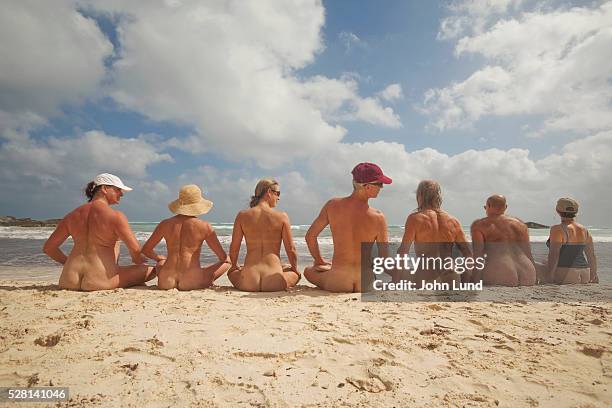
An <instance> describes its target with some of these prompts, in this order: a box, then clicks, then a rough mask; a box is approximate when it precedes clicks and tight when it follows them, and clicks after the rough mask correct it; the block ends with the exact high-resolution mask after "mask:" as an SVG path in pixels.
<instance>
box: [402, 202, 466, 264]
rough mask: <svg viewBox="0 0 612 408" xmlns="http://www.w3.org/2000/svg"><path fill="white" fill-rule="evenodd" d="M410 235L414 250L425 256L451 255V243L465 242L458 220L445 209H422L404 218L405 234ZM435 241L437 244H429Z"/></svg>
mask: <svg viewBox="0 0 612 408" xmlns="http://www.w3.org/2000/svg"><path fill="white" fill-rule="evenodd" d="M406 234H408V235H412V237H411V238H412V239H411V241H412V242H414V246H415V251H417V252H418V253H419V254H421V253H423V254H425V255H427V256H441V257H446V256H451V254H452V249H453V243H455V242H459V243H463V242H465V235H464V233H463V230H462V229H461V225H460V224H459V221H458V220H457V219H456V218H455V217H453V216H452V215H450V214H448V213H447V212H445V211H441V210H439V211H434V210H423V211H419V212H415V213H412V214H410V215H409V216H408V219H407V220H406V228H405V234H404V235H405V236H406ZM433 243H436V244H437V245H431V244H433Z"/></svg>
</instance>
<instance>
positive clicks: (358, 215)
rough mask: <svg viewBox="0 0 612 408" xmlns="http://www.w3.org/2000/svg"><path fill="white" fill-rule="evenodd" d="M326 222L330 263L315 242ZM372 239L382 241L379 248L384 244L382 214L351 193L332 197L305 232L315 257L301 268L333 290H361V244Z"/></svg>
mask: <svg viewBox="0 0 612 408" xmlns="http://www.w3.org/2000/svg"><path fill="white" fill-rule="evenodd" d="M354 194H355V193H354ZM327 225H329V226H330V229H331V233H332V240H333V243H334V254H333V257H332V262H331V265H329V264H327V265H326V264H325V261H324V260H323V259H322V258H321V255H320V251H319V246H318V242H317V236H318V235H319V233H320V232H321V231H322V230H323V228H325V226H327ZM372 242H378V243H384V244H385V245H383V247H382V248H386V243H387V242H388V232H387V222H386V220H385V216H384V214H383V213H382V212H381V211H379V210H377V209H375V208H371V207H370V206H369V205H368V202H367V200H363V199H360V198H358V197H356V196H354V195H352V196H349V197H343V198H334V199H331V200H330V201H328V202H327V203H326V204H325V205H324V206H323V208H322V209H321V213H320V214H319V216H318V217H317V218H316V219H315V220H314V222H313V223H312V225H311V226H310V228H309V229H308V232H307V233H306V243H307V244H308V249H309V250H310V253H311V254H312V255H313V258H314V261H315V263H314V265H313V266H311V267H308V268H306V269H305V270H304V273H305V275H306V278H307V279H308V280H309V281H310V282H311V283H313V284H315V285H316V286H318V287H320V288H322V289H325V290H329V291H332V292H361V290H362V276H361V272H362V271H361V245H362V243H372ZM384 251H385V253H386V249H384ZM381 255H383V256H384V254H382V253H381ZM364 278H366V277H364ZM367 279H368V280H369V279H371V277H367ZM366 286H367V282H366Z"/></svg>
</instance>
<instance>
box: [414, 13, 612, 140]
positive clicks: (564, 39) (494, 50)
mask: <svg viewBox="0 0 612 408" xmlns="http://www.w3.org/2000/svg"><path fill="white" fill-rule="evenodd" d="M502 3H503V4H500V7H499V10H500V11H504V10H505V9H506V8H507V7H508V5H510V4H515V3H516V2H502ZM470 4H472V3H470ZM502 6H503V7H502ZM467 15H468V16H470V14H469V13H468V14H467ZM487 22H488V23H487V24H488V25H486V26H485V27H484V28H483V29H482V30H481V31H479V30H474V31H473V34H472V35H470V36H465V37H463V38H461V39H460V40H459V41H458V42H457V44H456V47H455V53H456V55H457V56H458V57H461V56H464V55H466V54H476V55H480V56H482V57H483V58H484V61H485V65H484V66H483V67H482V68H480V69H478V70H477V71H475V72H474V73H472V74H471V75H470V76H469V77H468V78H467V79H465V80H463V81H460V82H454V83H451V84H450V85H448V86H446V87H444V88H437V89H430V90H428V91H427V92H426V94H425V98H424V105H423V109H422V111H423V112H425V113H427V114H430V115H432V117H433V125H434V126H435V127H437V128H438V129H441V130H443V129H446V128H453V127H466V126H471V125H472V124H473V123H474V122H475V121H477V120H479V119H480V118H482V117H485V116H488V115H497V116H508V115H541V116H542V117H544V120H543V122H542V124H541V126H540V128H539V129H536V130H535V131H533V132H532V134H534V135H537V134H544V133H547V132H551V131H574V132H583V133H593V132H597V131H601V130H606V129H610V128H612V115H610V110H611V102H610V101H611V100H612V82H611V81H612V47H611V46H610V44H612V28H611V27H612V2H607V3H604V4H601V5H599V6H596V7H593V8H586V7H582V8H579V7H576V8H571V9H559V10H552V11H533V12H524V13H522V14H520V16H518V17H516V18H507V19H499V17H498V18H497V19H494V20H493V21H491V22H489V20H487Z"/></svg>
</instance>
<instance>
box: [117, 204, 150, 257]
mask: <svg viewBox="0 0 612 408" xmlns="http://www.w3.org/2000/svg"><path fill="white" fill-rule="evenodd" d="M115 231H116V233H117V235H118V236H119V239H120V240H121V241H123V243H124V244H125V246H126V247H127V249H128V251H129V252H130V256H131V257H132V262H133V263H134V264H136V265H140V264H143V263H145V261H146V259H145V257H144V256H143V255H142V253H141V252H140V244H138V241H137V240H136V237H135V236H134V233H133V232H132V228H130V224H129V223H128V219H127V217H126V216H125V214H123V213H122V212H121V211H116V212H115Z"/></svg>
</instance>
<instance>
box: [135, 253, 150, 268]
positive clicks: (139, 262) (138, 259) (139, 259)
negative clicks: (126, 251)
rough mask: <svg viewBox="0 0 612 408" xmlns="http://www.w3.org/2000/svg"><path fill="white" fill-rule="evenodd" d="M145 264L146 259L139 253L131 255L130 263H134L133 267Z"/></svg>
mask: <svg viewBox="0 0 612 408" xmlns="http://www.w3.org/2000/svg"><path fill="white" fill-rule="evenodd" d="M146 262H147V258H146V257H145V256H144V255H143V254H141V253H140V252H139V253H137V254H135V255H132V263H134V264H135V265H142V264H144V263H146Z"/></svg>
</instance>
